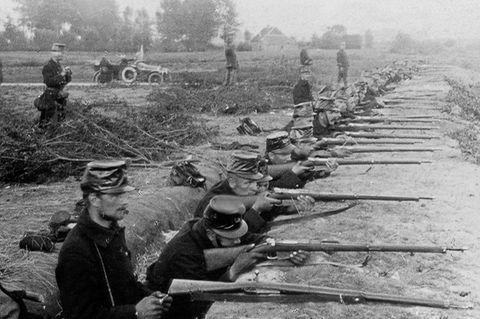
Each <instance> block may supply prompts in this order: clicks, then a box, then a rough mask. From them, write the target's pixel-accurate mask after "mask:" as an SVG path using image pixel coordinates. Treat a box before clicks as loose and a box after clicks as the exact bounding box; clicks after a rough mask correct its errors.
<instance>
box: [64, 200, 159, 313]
mask: <svg viewBox="0 0 480 319" xmlns="http://www.w3.org/2000/svg"><path fill="white" fill-rule="evenodd" d="M95 245H96V246H97V247H98V250H99V252H100V254H101V256H102V259H101V260H102V261H103V264H104V266H105V272H106V278H108V283H109V285H110V288H111V293H112V296H113V301H114V305H115V306H112V302H111V300H110V296H109V293H108V286H107V282H106V278H105V275H104V273H103V270H102V266H101V260H100V257H99V256H98V253H97V250H96V248H95ZM133 269H134V268H133V265H132V262H131V260H130V251H129V250H128V248H127V246H126V242H125V229H124V228H121V227H119V226H118V224H116V223H114V224H113V225H112V227H111V228H105V227H102V226H100V225H99V224H97V223H95V222H93V221H92V220H91V218H90V216H89V214H88V212H87V211H86V210H85V211H83V213H82V214H81V216H80V218H79V221H78V224H77V226H75V227H74V228H73V229H72V230H71V231H70V233H69V234H68V236H67V238H66V240H65V243H64V244H63V246H62V249H61V250H60V254H59V256H58V265H57V268H56V270H55V275H56V279H57V284H58V288H59V289H60V300H61V303H62V308H63V314H64V317H65V318H69V319H80V318H99V319H100V318H102V319H104V318H112V319H114V318H122V319H123V318H125V319H129V318H131V319H134V318H136V316H135V312H136V311H135V305H136V304H137V303H138V302H139V301H140V300H141V299H143V298H144V297H146V296H148V295H149V294H150V291H149V290H148V289H147V288H145V287H144V286H143V285H142V284H141V283H139V282H138V281H137V280H136V278H135V276H134V273H133Z"/></svg>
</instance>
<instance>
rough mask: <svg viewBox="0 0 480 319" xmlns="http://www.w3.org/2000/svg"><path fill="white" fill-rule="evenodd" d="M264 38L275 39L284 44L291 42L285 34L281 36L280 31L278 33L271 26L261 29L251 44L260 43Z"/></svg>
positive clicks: (277, 30)
mask: <svg viewBox="0 0 480 319" xmlns="http://www.w3.org/2000/svg"><path fill="white" fill-rule="evenodd" d="M266 38H269V39H272V38H275V39H277V40H281V41H284V42H285V41H288V42H291V40H290V39H289V38H288V37H287V36H286V35H285V34H283V33H282V31H280V30H279V29H278V28H277V27H272V26H268V27H265V28H263V29H262V30H261V31H260V32H259V33H258V34H257V35H256V36H254V37H253V39H252V42H260V41H262V40H264V39H266Z"/></svg>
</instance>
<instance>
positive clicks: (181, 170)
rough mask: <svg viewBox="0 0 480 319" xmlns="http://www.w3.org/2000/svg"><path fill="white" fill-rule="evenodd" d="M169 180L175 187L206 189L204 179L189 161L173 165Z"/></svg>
mask: <svg viewBox="0 0 480 319" xmlns="http://www.w3.org/2000/svg"><path fill="white" fill-rule="evenodd" d="M170 180H171V181H172V182H173V184H174V185H177V186H178V185H184V186H190V187H194V188H195V187H202V188H205V187H206V185H205V182H206V178H205V177H204V176H203V175H202V174H200V172H199V171H198V169H197V168H196V167H195V166H194V165H193V164H192V163H191V162H189V161H182V162H179V163H177V164H175V165H173V167H172V170H171V171H170Z"/></svg>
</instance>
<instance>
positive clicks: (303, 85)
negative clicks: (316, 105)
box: [293, 80, 314, 105]
mask: <svg viewBox="0 0 480 319" xmlns="http://www.w3.org/2000/svg"><path fill="white" fill-rule="evenodd" d="M313 100H314V99H313V96H312V86H311V85H310V83H309V82H308V81H307V80H298V82H297V84H295V86H294V87H293V104H295V105H297V104H300V103H304V102H310V101H313Z"/></svg>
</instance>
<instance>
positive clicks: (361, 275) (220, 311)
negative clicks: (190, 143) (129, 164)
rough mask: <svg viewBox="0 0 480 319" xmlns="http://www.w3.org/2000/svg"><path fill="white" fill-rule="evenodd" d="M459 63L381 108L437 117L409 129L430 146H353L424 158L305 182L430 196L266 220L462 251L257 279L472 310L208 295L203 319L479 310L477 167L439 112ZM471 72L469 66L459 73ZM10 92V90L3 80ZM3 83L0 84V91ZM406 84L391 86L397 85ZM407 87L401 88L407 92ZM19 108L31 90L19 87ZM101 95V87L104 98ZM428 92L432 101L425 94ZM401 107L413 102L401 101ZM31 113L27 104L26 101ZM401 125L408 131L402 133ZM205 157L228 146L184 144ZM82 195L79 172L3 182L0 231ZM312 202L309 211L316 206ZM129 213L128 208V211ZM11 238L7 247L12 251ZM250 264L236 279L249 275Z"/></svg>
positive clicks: (263, 120)
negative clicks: (34, 182)
mask: <svg viewBox="0 0 480 319" xmlns="http://www.w3.org/2000/svg"><path fill="white" fill-rule="evenodd" d="M462 72H464V71H463V70H462V69H459V68H451V67H447V66H438V65H431V66H427V67H426V68H425V69H424V70H423V72H422V73H421V74H420V75H419V76H416V77H415V78H414V79H413V80H410V81H405V82H403V83H401V84H400V85H399V86H398V87H397V89H396V90H395V92H394V93H392V95H391V96H385V98H391V97H392V96H396V95H399V94H401V95H405V96H408V95H410V96H413V95H416V94H423V93H435V94H436V96H435V97H434V98H431V99H430V102H429V103H428V106H429V107H430V106H432V105H433V106H435V107H438V110H431V109H428V110H427V109H425V108H424V107H425V106H426V105H427V103H424V102H422V101H419V100H418V101H415V100H412V101H409V102H408V104H404V105H395V106H393V107H389V108H386V109H384V110H383V111H382V112H384V113H385V114H387V115H389V114H398V115H415V114H430V115H432V116H434V117H438V118H441V120H439V121H438V123H436V124H434V125H437V126H439V129H437V130H434V131H428V132H424V131H419V132H414V133H415V134H426V135H429V134H436V135H438V136H440V138H439V139H433V140H423V141H422V142H421V144H419V145H415V146H419V147H420V146H422V147H426V148H430V147H435V148H439V151H436V152H433V153H426V152H425V153H384V154H382V153H377V154H356V155H355V156H354V158H375V159H380V158H385V159H393V158H394V159H407V158H408V159H412V158H415V159H424V160H432V161H433V163H432V164H422V165H376V166H341V167H339V168H338V170H337V171H336V172H335V173H334V174H333V175H332V176H331V177H330V178H327V179H323V180H318V181H315V182H312V183H309V184H308V185H307V188H308V189H311V190H316V191H321V192H336V193H357V194H377V195H382V194H383V195H404V196H432V197H434V200H432V201H427V200H422V201H420V202H380V201H363V202H361V203H360V204H359V205H358V206H356V207H354V208H353V209H350V210H349V211H347V212H344V213H342V214H339V215H336V216H332V217H328V218H324V219H317V220H315V221H309V222H308V223H297V224H293V225H284V226H281V227H278V228H274V229H273V230H272V231H271V232H270V235H271V236H272V237H274V238H276V239H278V240H280V239H289V240H312V239H317V240H318V239H329V240H338V241H340V242H359V243H374V244H409V245H441V246H444V245H445V246H449V245H451V246H460V247H467V248H468V250H467V251H466V252H464V253H460V252H447V253H446V254H443V255H441V254H440V255H439V254H415V255H410V254H402V253H372V254H371V256H372V260H371V261H370V262H369V263H368V265H367V266H366V267H362V268H360V267H335V266H332V265H326V264H321V265H311V266H306V267H298V268H293V267H292V268H281V269H280V268H279V269H272V268H267V267H259V268H258V270H259V272H260V273H259V277H258V278H259V280H278V281H286V282H292V283H303V284H313V285H322V286H328V287H338V288H347V289H358V290H364V291H369V292H376V293H389V294H398V295H402V296H411V297H418V298H432V299H440V300H448V301H451V302H454V303H457V304H473V306H474V309H472V310H457V309H451V310H444V309H434V308H426V307H402V306H396V305H387V304H373V303H370V304H362V305H342V304H339V303H335V302H327V303H324V302H318V303H317V302H309V303H301V304H274V303H258V304H250V303H245V304H241V303H216V304H215V305H214V306H213V307H212V309H211V310H210V312H209V314H208V316H207V317H208V318H231V319H233V318H272V319H273V318H365V319H367V318H378V319H380V318H382V319H384V318H438V319H440V318H442V319H446V318H449V319H452V318H480V302H479V300H480V298H479V297H480V267H479V261H480V251H479V245H480V244H479V238H480V234H479V229H480V217H479V215H478V211H479V208H480V185H479V183H480V167H478V166H477V165H475V164H473V163H471V162H469V161H468V160H467V159H465V158H464V157H463V155H462V154H461V153H460V150H459V149H458V146H457V144H456V142H455V141H453V140H451V139H450V138H448V137H446V134H447V132H448V131H449V130H451V129H452V128H454V127H455V126H456V125H458V124H456V123H455V122H452V121H450V120H449V119H446V118H445V117H446V116H445V115H444V114H441V113H440V109H441V105H442V103H445V102H444V101H443V100H442V99H443V98H444V97H445V95H446V93H447V92H448V86H447V84H446V83H445V82H444V81H443V76H444V75H447V74H448V75H450V76H451V75H458V76H464V75H465V74H466V73H465V74H463V73H462ZM466 77H469V78H470V79H473V77H470V74H468V75H466ZM3 90H4V92H6V94H7V96H8V94H16V92H13V91H10V89H5V88H3ZM5 90H6V91H5ZM97 90H101V88H95V89H93V88H92V89H81V88H80V89H78V91H77V89H75V91H72V90H71V91H70V92H71V94H72V95H73V94H74V95H81V96H84V97H85V98H89V97H91V96H94V95H95V94H97V93H98V92H99V91H97ZM402 91H403V92H405V93H396V92H402ZM407 91H408V92H407ZM147 93H148V89H144V88H138V89H134V90H132V89H130V88H128V89H122V88H119V89H115V90H111V91H110V93H108V94H112V95H116V96H118V97H119V98H125V99H127V100H130V99H135V100H136V101H137V102H138V98H142V96H143V98H144V97H145V95H146V94H147ZM22 94H23V95H24V96H23V98H22V99H23V100H24V103H25V104H24V105H21V106H19V107H20V108H24V110H27V107H28V108H30V106H29V103H31V102H29V101H31V100H32V99H31V96H34V95H35V94H36V92H35V90H33V89H32V90H23V91H22ZM105 94H107V92H106V90H105V91H102V97H105ZM432 101H433V102H432ZM406 106H408V107H411V108H406ZM290 112H291V110H289V109H285V110H281V109H277V110H275V112H274V113H273V114H252V115H251V118H252V119H253V120H254V121H256V122H257V123H258V124H259V125H260V126H262V127H264V128H273V127H282V126H283V125H284V124H286V123H287V122H288V120H289V119H290V117H291V114H290ZM32 114H34V113H33V108H32ZM205 117H206V118H208V119H209V120H210V123H211V124H212V125H219V127H220V132H221V133H220V136H219V137H218V141H219V142H222V143H227V142H231V141H234V140H238V141H239V142H241V143H256V144H258V145H260V147H261V150H262V149H263V147H264V141H265V137H264V136H260V137H249V136H238V134H237V133H236V130H235V126H236V125H237V123H238V120H237V119H236V118H232V117H230V116H218V117H212V116H206V115H205ZM384 132H386V133H402V134H403V133H405V134H406V133H407V132H405V131H400V130H398V131H393V130H392V131H384ZM409 134H413V132H410V133H409ZM190 150H191V151H194V152H197V153H198V154H201V155H202V157H203V158H210V159H211V160H224V159H225V158H226V157H227V156H228V152H224V151H213V150H211V149H210V148H209V145H203V146H200V147H195V148H191V149H190ZM167 174H168V170H161V171H159V170H141V169H134V170H132V171H131V175H132V177H133V181H134V183H135V184H136V185H137V186H138V187H139V188H141V189H142V188H143V189H145V190H147V191H148V189H152V188H154V187H156V185H157V183H164V180H165V177H166V175H167ZM79 198H80V191H79V189H78V181H77V180H75V179H74V178H71V179H69V180H67V181H65V182H62V183H55V184H50V185H39V186H6V187H3V188H2V189H1V191H0V223H1V226H0V232H1V233H2V234H1V235H2V237H3V238H5V237H7V236H9V237H11V238H12V239H16V238H19V237H20V236H21V234H22V233H23V232H24V231H25V230H26V229H31V230H38V229H41V228H45V227H46V224H47V222H48V218H49V217H50V215H51V213H53V212H55V211H57V210H60V209H63V208H65V209H69V210H71V209H73V206H74V203H75V201H76V200H78V199H79ZM324 206H325V205H324V204H321V203H320V204H318V205H317V206H316V208H315V209H316V210H322V209H324ZM132 213H135V212H132ZM14 250H15V247H14V245H13V246H12V252H14ZM364 258H365V254H364V253H335V254H333V255H326V254H321V253H317V254H314V256H312V259H313V260H316V261H318V260H321V261H327V262H337V263H342V264H352V265H354V264H359V263H361V262H362V261H363V259H364ZM253 276H254V275H253V273H249V274H247V275H245V276H244V277H243V278H242V280H249V279H252V278H253Z"/></svg>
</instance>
